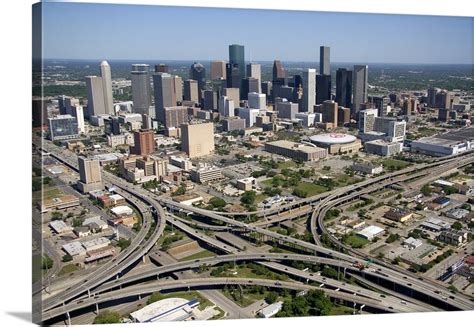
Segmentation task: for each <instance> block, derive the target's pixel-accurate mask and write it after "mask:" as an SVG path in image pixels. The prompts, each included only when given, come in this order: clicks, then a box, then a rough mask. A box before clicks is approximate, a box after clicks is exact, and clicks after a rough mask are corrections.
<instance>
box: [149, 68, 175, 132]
mask: <svg viewBox="0 0 474 327" xmlns="http://www.w3.org/2000/svg"><path fill="white" fill-rule="evenodd" d="M153 88H154V95H155V116H156V120H158V121H159V122H162V123H164V119H165V115H164V110H165V108H166V107H173V106H176V91H175V81H174V77H173V76H172V75H170V74H168V73H156V74H154V75H153Z"/></svg>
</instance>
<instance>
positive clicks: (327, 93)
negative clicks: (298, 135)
mask: <svg viewBox="0 0 474 327" xmlns="http://www.w3.org/2000/svg"><path fill="white" fill-rule="evenodd" d="M326 100H331V75H317V76H316V104H321V103H323V102H324V101H326Z"/></svg>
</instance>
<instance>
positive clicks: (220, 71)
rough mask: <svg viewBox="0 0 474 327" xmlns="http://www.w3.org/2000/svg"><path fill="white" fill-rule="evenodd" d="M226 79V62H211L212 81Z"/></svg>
mask: <svg viewBox="0 0 474 327" xmlns="http://www.w3.org/2000/svg"><path fill="white" fill-rule="evenodd" d="M221 78H223V79H226V73H225V61H224V60H214V61H211V79H212V80H215V79H221Z"/></svg>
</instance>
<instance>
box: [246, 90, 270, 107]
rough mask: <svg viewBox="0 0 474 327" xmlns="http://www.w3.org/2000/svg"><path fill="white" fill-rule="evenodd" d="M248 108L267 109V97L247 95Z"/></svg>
mask: <svg viewBox="0 0 474 327" xmlns="http://www.w3.org/2000/svg"><path fill="white" fill-rule="evenodd" d="M248 103H249V108H255V109H260V110H265V109H267V96H266V95H265V94H263V93H256V92H251V93H249V102H248Z"/></svg>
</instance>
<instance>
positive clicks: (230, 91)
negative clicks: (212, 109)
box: [222, 87, 240, 105]
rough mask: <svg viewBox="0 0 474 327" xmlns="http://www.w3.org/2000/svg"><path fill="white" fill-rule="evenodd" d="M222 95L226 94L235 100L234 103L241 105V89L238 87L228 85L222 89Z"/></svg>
mask: <svg viewBox="0 0 474 327" xmlns="http://www.w3.org/2000/svg"><path fill="white" fill-rule="evenodd" d="M222 95H225V96H226V97H228V98H229V100H232V101H234V105H239V103H240V91H239V89H238V88H236V87H226V88H224V89H222Z"/></svg>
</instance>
